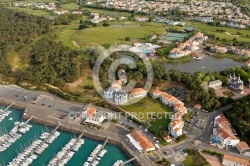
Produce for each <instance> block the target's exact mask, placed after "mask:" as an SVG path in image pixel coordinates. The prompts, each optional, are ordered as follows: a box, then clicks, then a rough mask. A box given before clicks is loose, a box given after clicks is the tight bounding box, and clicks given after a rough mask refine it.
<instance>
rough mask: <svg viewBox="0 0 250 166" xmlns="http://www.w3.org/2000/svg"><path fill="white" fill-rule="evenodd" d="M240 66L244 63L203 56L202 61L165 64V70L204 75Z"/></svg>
mask: <svg viewBox="0 0 250 166" xmlns="http://www.w3.org/2000/svg"><path fill="white" fill-rule="evenodd" d="M240 66H244V62H239V61H234V60H232V59H229V58H215V57H213V56H205V57H204V58H203V59H193V60H191V61H188V62H181V63H166V69H167V70H170V69H174V70H180V71H181V72H190V73H194V72H197V71H204V72H205V73H207V72H209V71H217V72H220V71H222V70H225V69H227V68H232V67H240ZM201 67H202V68H201ZM204 67H205V68H204Z"/></svg>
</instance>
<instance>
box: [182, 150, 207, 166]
mask: <svg viewBox="0 0 250 166" xmlns="http://www.w3.org/2000/svg"><path fill="white" fill-rule="evenodd" d="M186 151H187V153H188V155H187V157H186V159H185V160H184V161H183V164H184V165H185V166H209V165H210V164H209V163H208V162H207V160H206V159H205V158H204V157H202V156H201V155H200V154H199V153H198V152H197V151H195V150H193V149H187V150H186Z"/></svg>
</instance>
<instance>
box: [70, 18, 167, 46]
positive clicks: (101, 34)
mask: <svg viewBox="0 0 250 166" xmlns="http://www.w3.org/2000/svg"><path fill="white" fill-rule="evenodd" d="M112 24H114V23H112ZM117 25H120V24H119V23H117ZM164 32H165V30H164V27H163V25H162V24H158V23H145V25H142V23H137V22H131V23H129V22H128V23H127V24H126V25H124V26H122V27H114V26H112V25H111V26H110V27H103V26H99V27H94V28H87V29H83V30H80V31H77V32H76V33H75V34H74V36H73V39H72V40H74V41H76V42H77V43H78V45H80V46H81V47H83V48H84V47H86V46H95V45H102V46H105V47H108V46H109V45H110V44H112V43H114V42H118V43H121V42H124V39H125V38H126V37H130V38H131V41H132V42H133V41H138V40H143V39H144V38H148V37H149V36H151V35H154V34H158V33H159V34H162V33H164Z"/></svg>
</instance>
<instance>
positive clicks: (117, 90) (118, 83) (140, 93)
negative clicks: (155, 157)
mask: <svg viewBox="0 0 250 166" xmlns="http://www.w3.org/2000/svg"><path fill="white" fill-rule="evenodd" d="M117 75H118V77H119V80H115V81H114V82H113V83H112V84H111V86H110V87H109V88H107V89H106V90H105V91H104V98H106V99H108V100H112V101H113V102H114V103H115V104H117V105H122V104H126V103H128V102H129V100H133V99H136V98H143V97H145V96H146V95H147V90H145V89H143V88H133V89H132V90H130V91H128V92H127V91H126V90H124V89H122V85H124V84H125V83H127V74H126V72H125V71H124V70H123V69H120V70H119V71H118V73H117Z"/></svg>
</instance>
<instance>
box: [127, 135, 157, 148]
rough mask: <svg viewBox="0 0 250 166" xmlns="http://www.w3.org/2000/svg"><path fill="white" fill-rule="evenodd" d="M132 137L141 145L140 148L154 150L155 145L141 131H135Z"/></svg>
mask: <svg viewBox="0 0 250 166" xmlns="http://www.w3.org/2000/svg"><path fill="white" fill-rule="evenodd" d="M130 135H131V136H132V137H133V138H134V139H135V140H136V141H137V142H138V143H139V144H140V146H141V147H142V148H143V149H144V150H145V151H147V150H148V149H151V148H154V147H155V146H154V144H153V143H152V142H151V141H149V140H148V138H147V137H146V136H145V135H143V134H142V133H141V132H140V131H134V132H132V133H130Z"/></svg>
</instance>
